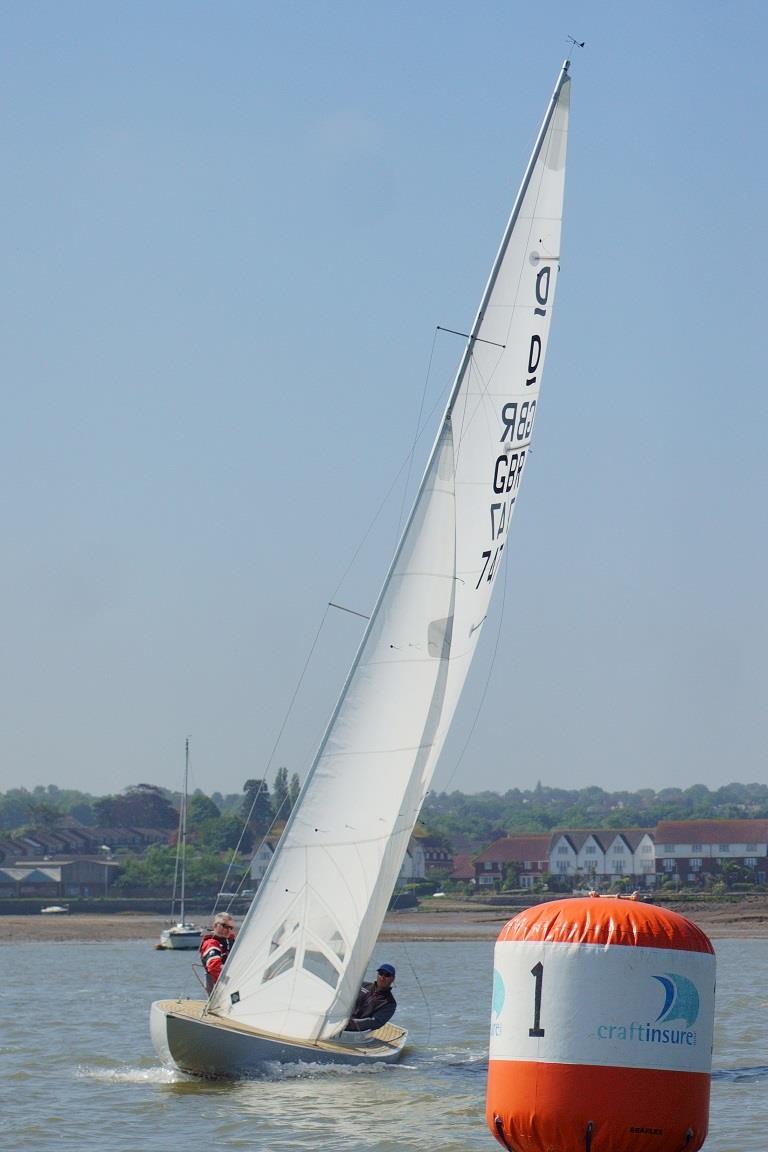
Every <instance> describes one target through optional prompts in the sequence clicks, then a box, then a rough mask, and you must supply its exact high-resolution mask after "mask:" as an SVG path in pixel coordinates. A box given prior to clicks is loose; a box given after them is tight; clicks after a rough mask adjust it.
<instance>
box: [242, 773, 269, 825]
mask: <svg viewBox="0 0 768 1152" xmlns="http://www.w3.org/2000/svg"><path fill="white" fill-rule="evenodd" d="M243 792H244V793H245V799H244V800H243V805H242V818H243V820H244V821H245V822H246V823H247V824H248V827H249V828H250V829H251V831H252V832H254V833H256V834H257V835H261V836H263V835H264V833H265V832H266V831H267V830H268V829H269V826H270V824H271V823H272V803H271V801H270V798H269V787H268V785H267V782H266V780H246V782H245V784H243Z"/></svg>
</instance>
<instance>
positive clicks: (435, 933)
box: [0, 895, 768, 946]
mask: <svg viewBox="0 0 768 1152" xmlns="http://www.w3.org/2000/svg"><path fill="white" fill-rule="evenodd" d="M669 907H671V908H673V910H674V911H676V912H679V913H680V914H681V915H683V916H686V917H687V918H688V919H689V920H692V921H693V922H694V923H695V924H697V925H698V927H699V928H701V929H702V931H703V932H706V934H707V935H708V936H709V937H710V938H711V939H712V940H725V939H732V938H734V937H735V938H758V939H764V938H768V896H762V895H761V896H750V897H747V898H745V899H744V900H742V901H739V902H738V903H730V902H727V901H722V902H718V903H712V902H703V901H702V902H696V901H694V902H691V903H683V902H682V901H681V902H680V903H677V902H675V903H672V902H670V904H669ZM513 915H515V909H513V908H507V909H504V908H491V907H486V908H480V909H478V908H469V907H467V905H465V904H464V905H456V906H450V905H447V906H441V907H440V908H439V909H438V908H434V909H433V908H432V907H429V908H428V909H421V910H410V909H409V910H407V911H403V912H390V913H389V914H388V915H387V917H386V919H385V921H384V925H383V928H382V930H381V934H380V937H379V938H380V939H381V940H383V941H387V942H390V941H391V942H394V941H398V940H402V941H418V940H435V941H440V940H444V941H457V942H458V941H461V940H495V939H496V937H497V936H498V934H499V932H500V931H501V929H502V928H503V927H504V925H505V924H506V923H507V921H508V920H510V919H511V918H512V916H513ZM236 919H239V918H238V917H236ZM168 923H169V921H168V918H167V917H164V916H160V915H148V914H146V913H133V912H121V913H116V914H115V913H90V914H88V913H65V914H60V915H48V916H43V915H41V914H40V913H36V914H30V915H28V916H19V915H13V914H12V915H4V916H0V925H2V927H3V930H4V935H5V939H6V940H7V941H10V940H13V941H14V942H15V943H18V942H19V941H24V940H34V941H41V942H54V943H55V942H62V943H64V942H67V941H70V942H73V943H74V942H79V943H108V942H110V941H118V940H136V941H141V940H145V941H146V942H147V944H148V945H149V946H154V945H155V944H157V942H158V940H159V937H160V932H161V930H162V929H163V928H166V927H168ZM195 923H197V924H198V925H199V926H200V927H205V926H206V918H205V917H204V916H198V917H195Z"/></svg>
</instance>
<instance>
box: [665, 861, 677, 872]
mask: <svg viewBox="0 0 768 1152" xmlns="http://www.w3.org/2000/svg"><path fill="white" fill-rule="evenodd" d="M674 870H675V861H674V860H665V861H664V871H665V872H674Z"/></svg>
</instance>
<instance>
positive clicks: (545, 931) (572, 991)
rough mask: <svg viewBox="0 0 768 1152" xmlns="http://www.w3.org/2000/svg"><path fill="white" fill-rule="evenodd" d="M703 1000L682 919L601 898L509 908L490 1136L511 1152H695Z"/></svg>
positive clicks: (711, 995)
mask: <svg viewBox="0 0 768 1152" xmlns="http://www.w3.org/2000/svg"><path fill="white" fill-rule="evenodd" d="M714 1000H715V956H714V949H713V948H712V944H711V943H710V941H709V939H708V938H707V936H705V934H704V933H703V932H702V931H701V930H700V929H699V928H697V927H696V925H695V924H692V923H691V922H690V921H689V920H686V919H685V917H684V916H679V915H678V914H677V913H675V912H670V911H669V910H668V909H664V908H658V907H656V906H654V905H652V904H645V903H643V902H642V901H640V900H637V899H632V898H627V899H624V898H622V897H606V896H603V897H599V896H593V897H585V898H584V899H569V900H557V901H552V902H550V903H546V904H539V905H538V906H536V907H534V908H530V909H528V910H527V911H525V912H521V913H520V914H519V915H518V916H515V917H514V918H513V919H512V920H510V921H509V923H508V924H507V925H505V927H504V928H503V929H502V931H501V933H500V935H499V937H498V940H497V942H496V949H495V953H494V984H493V1010H492V1016H491V1042H490V1059H489V1065H488V1092H487V1111H486V1119H487V1121H488V1126H489V1128H490V1130H491V1132H492V1133H493V1135H494V1136H495V1137H496V1138H497V1139H498V1140H499V1142H500V1143H501V1144H503V1145H504V1146H505V1147H506V1148H507V1149H510V1150H513V1152H696V1150H697V1149H699V1148H701V1146H702V1144H703V1143H704V1140H705V1139H706V1135H707V1125H708V1119H709V1083H710V1070H711V1065H712V1035H713V1025H714Z"/></svg>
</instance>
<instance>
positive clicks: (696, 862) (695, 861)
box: [690, 856, 701, 872]
mask: <svg viewBox="0 0 768 1152" xmlns="http://www.w3.org/2000/svg"><path fill="white" fill-rule="evenodd" d="M690 865H691V872H699V871H700V870H701V857H700V856H692V857H691V860H690Z"/></svg>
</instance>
